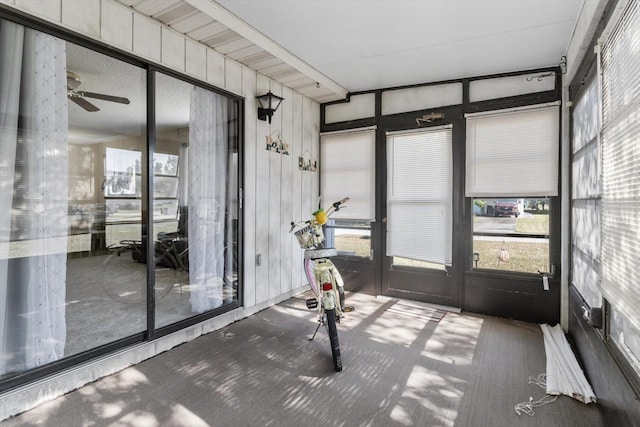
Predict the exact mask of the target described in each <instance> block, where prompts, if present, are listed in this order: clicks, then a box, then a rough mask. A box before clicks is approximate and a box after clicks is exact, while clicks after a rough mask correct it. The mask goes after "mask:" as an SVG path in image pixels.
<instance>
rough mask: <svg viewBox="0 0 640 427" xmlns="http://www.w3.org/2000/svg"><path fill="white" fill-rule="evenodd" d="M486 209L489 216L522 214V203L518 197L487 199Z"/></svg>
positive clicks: (515, 215)
mask: <svg viewBox="0 0 640 427" xmlns="http://www.w3.org/2000/svg"><path fill="white" fill-rule="evenodd" d="M485 209H486V212H487V215H488V216H514V217H516V218H517V217H518V216H519V215H520V205H519V203H518V200H516V199H497V200H487V201H486V205H485Z"/></svg>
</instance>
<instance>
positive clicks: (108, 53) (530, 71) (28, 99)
mask: <svg viewBox="0 0 640 427" xmlns="http://www.w3.org/2000/svg"><path fill="white" fill-rule="evenodd" d="M639 3H640V2H638V0H561V1H555V2H552V1H545V0H523V1H511V2H506V1H491V0H487V1H472V0H462V1H456V2H446V1H424V2H419V1H393V2H392V1H388V2H384V1H358V2H356V1H353V2H338V1H335V2H322V1H315V2H313V1H308V2H288V1H269V2H255V1H254V2H250V1H234V0H220V1H213V0H162V1H153V0H82V1H81V0H46V1H35V0H2V1H0V118H1V120H2V122H1V123H0V132H1V133H0V135H1V138H2V140H1V144H2V145H1V146H0V151H1V153H2V154H1V156H0V167H1V170H0V176H1V182H0V307H1V316H2V319H3V322H2V326H1V327H0V331H1V332H0V333H1V334H2V335H1V336H0V346H1V348H2V357H1V358H0V398H1V400H2V403H1V404H0V419H5V418H7V417H10V416H13V415H16V414H18V413H20V412H23V411H25V410H28V409H30V408H32V407H33V406H35V405H37V404H39V403H41V402H43V401H46V400H49V399H53V398H55V397H56V396H59V395H61V394H64V393H66V392H68V391H71V390H74V389H77V388H78V387H80V386H82V385H83V384H87V383H89V382H92V381H95V380H96V379H98V378H101V377H104V376H105V375H109V374H112V373H114V372H118V371H120V370H122V369H123V368H125V367H127V366H129V365H132V364H135V363H139V362H141V361H143V360H146V359H149V358H151V357H154V356H156V355H158V354H160V353H162V352H165V351H167V350H170V349H172V348H174V347H175V346H177V345H179V344H182V343H186V342H189V341H192V340H194V339H195V338H197V337H200V336H202V335H205V334H208V333H210V332H212V331H216V330H219V329H221V328H223V327H225V326H227V325H229V324H232V323H234V322H236V321H239V320H241V319H246V318H248V317H250V316H252V315H254V314H256V313H258V312H260V311H262V310H264V309H266V308H269V307H272V306H275V305H276V304H279V303H281V302H283V301H286V300H288V299H289V298H291V297H293V296H296V295H299V294H301V293H303V292H305V291H307V289H308V284H307V279H306V278H305V273H304V271H303V251H302V250H301V248H300V247H299V246H298V241H297V240H296V237H295V236H294V235H293V234H292V233H290V232H289V231H290V224H291V222H292V221H298V220H304V219H308V218H309V217H310V215H311V213H312V212H314V211H315V210H316V209H318V207H323V206H330V205H331V203H332V202H333V201H336V200H340V199H342V198H344V197H349V201H348V203H347V207H346V209H341V210H340V211H339V212H336V213H335V214H334V215H333V216H332V217H331V218H330V221H329V222H328V223H327V224H326V225H325V227H324V233H325V235H326V238H327V242H328V244H329V245H330V246H331V247H335V249H336V251H337V256H336V257H335V258H334V259H333V262H334V263H335V265H336V266H337V268H338V269H339V270H340V271H341V274H342V277H343V279H344V283H345V290H346V291H347V292H348V293H350V294H353V295H367V296H371V297H384V298H392V299H401V300H403V301H404V300H406V301H413V302H418V303H420V304H428V305H430V306H433V307H437V308H439V309H441V310H444V311H447V310H451V311H452V312H468V313H477V314H480V315H487V316H496V317H499V318H507V319H514V320H517V321H522V322H527V323H532V324H550V325H555V324H560V325H561V326H562V328H563V329H564V331H565V333H566V334H567V336H568V338H569V340H570V341H571V343H572V345H573V349H574V351H575V353H576V355H577V357H578V359H579V360H580V362H581V365H582V368H583V369H584V372H585V374H586V376H587V377H588V378H589V380H590V382H591V383H592V386H593V388H594V391H595V392H596V395H598V396H599V398H600V403H599V404H600V405H602V406H603V408H605V409H604V410H605V412H607V411H611V412H607V413H609V416H610V417H611V418H607V420H608V421H611V422H618V423H622V424H624V423H627V424H630V423H632V422H634V420H635V422H637V419H638V418H639V417H640V413H639V410H638V405H637V403H638V396H639V393H640V316H639V315H638V307H639V306H640V290H639V289H640V288H638V284H637V282H638V278H639V277H640V267H638V265H640V264H639V263H638V262H637V259H636V258H637V257H636V255H635V254H636V253H637V251H638V250H639V249H640V204H639V203H638V201H639V199H640V193H638V188H640V186H638V171H639V170H640V160H639V159H640V148H639V146H638V137H639V135H640V126H638V114H640V101H638V100H639V99H640V96H639V95H640V78H639V77H638V76H640V72H639V71H640V48H639V47H638V40H640V10H639V9H640V4H639ZM268 95H272V96H275V104H273V105H272V106H271V107H272V108H269V107H270V106H269V105H267V104H266V103H265V102H264V99H266V97H267V96H268ZM614 408H617V409H618V410H616V411H614ZM620 408H623V409H620Z"/></svg>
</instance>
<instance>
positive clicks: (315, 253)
mask: <svg viewBox="0 0 640 427" xmlns="http://www.w3.org/2000/svg"><path fill="white" fill-rule="evenodd" d="M336 255H338V251H336V249H335V248H326V249H307V250H306V251H304V257H305V258H308V259H320V258H331V257H332V256H336Z"/></svg>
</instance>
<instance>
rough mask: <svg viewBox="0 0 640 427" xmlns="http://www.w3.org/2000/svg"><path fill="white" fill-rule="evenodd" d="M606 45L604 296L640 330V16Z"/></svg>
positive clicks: (623, 23)
mask: <svg viewBox="0 0 640 427" xmlns="http://www.w3.org/2000/svg"><path fill="white" fill-rule="evenodd" d="M638 9H639V6H638V1H635V0H634V1H630V2H629V3H628V4H627V7H626V9H625V10H624V12H623V13H622V16H621V18H620V20H619V21H618V23H617V24H616V26H615V27H614V29H613V31H612V32H611V35H610V37H609V38H608V39H607V40H606V41H605V42H604V43H603V45H602V54H601V66H602V114H603V121H602V134H601V140H602V239H601V241H602V249H601V257H602V292H603V294H604V295H605V297H606V298H607V299H608V300H609V302H610V303H611V304H612V305H613V306H615V308H616V309H617V310H618V311H620V312H621V313H622V314H623V315H624V317H625V318H626V319H627V320H628V321H629V322H630V323H631V324H632V325H633V327H634V328H635V329H636V331H640V311H639V310H640V262H639V260H638V250H639V249H640V144H639V143H638V141H640V51H639V50H638V40H640V12H639V10H638Z"/></svg>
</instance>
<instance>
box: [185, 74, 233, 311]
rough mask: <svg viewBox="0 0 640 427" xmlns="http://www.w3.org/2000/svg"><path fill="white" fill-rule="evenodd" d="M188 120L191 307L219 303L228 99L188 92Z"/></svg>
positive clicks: (201, 308) (200, 308)
mask: <svg viewBox="0 0 640 427" xmlns="http://www.w3.org/2000/svg"><path fill="white" fill-rule="evenodd" d="M190 108H191V115H190V120H189V154H188V156H189V173H188V175H189V179H188V182H189V191H188V200H189V280H190V288H191V295H190V302H191V309H192V311H193V312H194V313H202V312H205V311H207V310H211V309H214V308H216V307H219V306H221V305H222V302H223V283H224V280H223V279H224V247H225V212H226V210H227V159H228V135H227V123H228V117H229V113H228V106H227V99H226V98H225V97H223V96H221V95H218V94H215V93H213V92H211V91H208V90H206V89H202V88H198V87H194V89H193V91H192V92H191V106H190Z"/></svg>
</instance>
